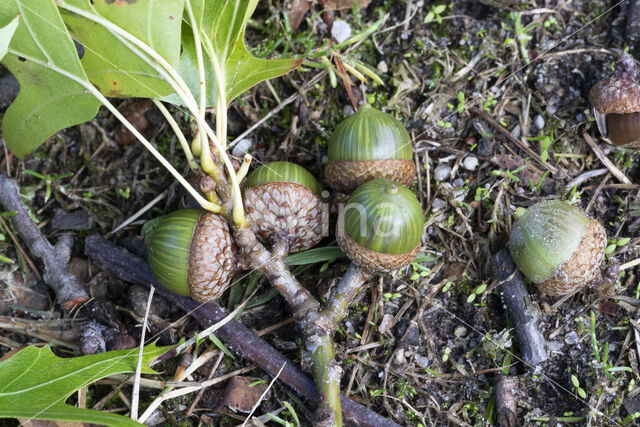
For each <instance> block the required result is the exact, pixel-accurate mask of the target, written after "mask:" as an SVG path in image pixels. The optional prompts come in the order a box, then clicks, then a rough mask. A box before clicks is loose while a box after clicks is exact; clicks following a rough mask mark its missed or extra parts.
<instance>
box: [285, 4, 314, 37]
mask: <svg viewBox="0 0 640 427" xmlns="http://www.w3.org/2000/svg"><path fill="white" fill-rule="evenodd" d="M284 7H285V9H286V11H287V18H289V24H290V25H291V28H293V29H294V30H295V29H296V28H298V27H299V26H300V23H302V18H304V14H305V13H307V11H308V10H309V8H310V7H311V2H310V1H308V0H290V1H288V2H287V3H286V4H285V5H284Z"/></svg>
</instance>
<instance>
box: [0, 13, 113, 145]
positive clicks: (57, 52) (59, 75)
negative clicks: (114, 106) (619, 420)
mask: <svg viewBox="0 0 640 427" xmlns="http://www.w3.org/2000/svg"><path fill="white" fill-rule="evenodd" d="M18 14H19V15H20V19H19V23H18V26H17V28H16V29H15V33H14V34H13V37H12V38H11V40H10V42H9V43H8V46H9V47H8V52H7V54H6V55H5V56H4V57H3V58H2V60H1V62H2V64H4V65H5V66H6V67H7V68H8V69H9V71H11V73H13V75H14V76H15V77H16V79H17V80H18V82H19V83H20V92H19V93H18V97H17V98H16V100H15V101H14V102H13V104H11V106H10V107H9V108H8V109H7V111H6V112H5V115H4V118H3V120H2V134H3V137H4V140H5V142H6V143H7V147H8V148H9V149H10V150H11V151H12V152H13V153H14V154H15V155H16V156H18V157H23V156H25V155H26V154H28V153H29V152H31V151H32V150H34V149H35V148H37V147H38V146H39V145H40V144H42V143H43V142H44V141H46V140H47V138H49V137H50V136H51V135H53V134H54V133H55V132H57V131H59V130H60V129H64V128H66V127H68V126H73V125H76V124H79V123H83V122H86V121H87V120H90V119H92V118H93V117H94V116H95V115H96V114H97V112H98V107H99V106H100V103H99V102H98V101H97V99H96V98H95V97H93V96H92V95H91V94H89V93H88V92H87V90H86V87H85V86H84V85H83V84H89V81H88V79H87V76H86V74H85V72H84V70H83V69H82V66H81V65H80V59H79V58H78V54H77V52H76V48H75V45H74V43H73V40H72V39H71V37H70V36H69V33H68V32H67V29H66V27H65V26H64V22H63V21H62V18H61V17H60V14H59V13H58V9H57V8H56V6H55V2H54V0H30V1H28V2H23V1H18V0H0V28H2V27H6V26H7V25H8V24H9V22H10V21H12V20H13V19H14V18H15V17H16V16H17V15H18ZM1 37H2V40H3V43H5V42H6V40H7V37H8V34H7V33H3V34H2V35H1ZM65 74H66V75H65Z"/></svg>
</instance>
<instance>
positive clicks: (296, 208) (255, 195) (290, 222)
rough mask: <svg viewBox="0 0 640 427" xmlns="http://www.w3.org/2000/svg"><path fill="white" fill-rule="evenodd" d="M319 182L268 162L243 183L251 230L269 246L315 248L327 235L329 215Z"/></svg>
mask: <svg viewBox="0 0 640 427" xmlns="http://www.w3.org/2000/svg"><path fill="white" fill-rule="evenodd" d="M321 192H322V187H321V186H320V183H318V181H316V179H315V178H314V177H313V175H311V173H309V172H308V171H307V170H306V169H305V168H303V167H302V166H299V165H296V164H295V163H290V162H272V163H269V164H266V165H262V166H260V167H259V168H257V169H256V170H255V171H253V172H252V173H251V174H250V175H249V177H248V178H247V180H246V181H245V183H244V196H243V198H244V205H245V211H246V218H247V221H248V222H249V225H250V226H251V229H252V230H253V231H254V233H256V235H258V236H259V237H260V238H262V240H264V241H267V242H268V243H270V244H274V243H276V242H285V243H287V244H288V249H289V252H299V251H302V250H305V249H308V248H310V247H313V246H315V245H316V244H317V243H318V242H319V241H320V240H322V238H323V237H324V236H326V235H327V231H328V221H329V213H328V210H327V209H326V206H325V204H324V203H323V201H322V198H321V197H320V194H321Z"/></svg>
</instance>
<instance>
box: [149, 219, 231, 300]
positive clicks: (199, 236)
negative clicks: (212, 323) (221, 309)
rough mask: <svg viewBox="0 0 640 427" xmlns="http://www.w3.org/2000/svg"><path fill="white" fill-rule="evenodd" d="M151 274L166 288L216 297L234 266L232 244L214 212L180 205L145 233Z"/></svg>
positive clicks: (203, 297)
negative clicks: (183, 207)
mask: <svg viewBox="0 0 640 427" xmlns="http://www.w3.org/2000/svg"><path fill="white" fill-rule="evenodd" d="M145 245H146V246H147V250H148V260H149V266H150V267H151V271H152V273H153V276H154V277H155V278H156V279H157V280H158V282H160V283H161V284H162V285H163V286H164V287H166V288H167V289H169V290H171V291H173V292H175V293H177V294H180V295H184V296H190V297H191V298H193V299H194V300H195V301H197V302H207V301H212V300H215V299H217V298H219V297H220V296H221V295H222V294H223V292H224V291H225V290H226V289H227V288H228V287H229V282H230V280H231V277H232V276H233V275H234V274H235V272H236V271H237V270H238V259H237V249H236V245H235V243H234V241H233V238H232V237H231V233H230V231H229V226H228V225H227V222H226V221H225V220H224V219H223V218H222V217H221V216H220V215H217V214H214V213H212V212H207V211H203V210H199V209H182V210H178V211H175V212H172V213H170V214H169V215H167V216H166V217H164V218H163V219H162V220H161V221H160V222H159V223H158V225H157V226H156V228H155V229H154V230H153V231H151V232H150V233H149V234H147V236H146V237H145Z"/></svg>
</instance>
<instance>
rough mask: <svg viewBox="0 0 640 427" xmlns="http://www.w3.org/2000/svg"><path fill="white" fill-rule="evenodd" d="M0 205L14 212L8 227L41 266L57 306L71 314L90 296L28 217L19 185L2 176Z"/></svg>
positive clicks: (63, 240)
mask: <svg viewBox="0 0 640 427" xmlns="http://www.w3.org/2000/svg"><path fill="white" fill-rule="evenodd" d="M0 205H2V206H4V209H5V210H7V211H15V212H16V214H15V215H13V216H11V224H12V225H13V227H14V228H15V229H16V231H17V232H18V234H19V235H20V238H21V239H22V241H24V242H25V244H26V245H27V247H28V248H29V250H30V251H31V253H32V254H33V255H34V256H35V257H37V258H39V259H40V260H41V261H42V263H43V264H44V275H43V279H44V282H45V283H46V284H47V285H49V286H50V287H51V288H52V289H53V290H54V291H55V293H56V297H57V300H58V303H59V304H60V306H61V307H62V308H63V309H65V310H70V309H72V308H74V307H76V306H79V305H82V304H84V303H85V302H86V301H87V300H88V299H89V296H88V295H87V293H86V292H85V290H84V288H83V287H82V285H81V284H80V282H79V281H78V278H77V277H76V276H75V275H74V274H73V273H71V271H70V270H69V266H68V264H67V262H68V259H66V260H65V259H61V258H65V256H58V254H57V253H56V250H55V249H54V247H53V246H52V245H51V243H49V241H48V240H47V239H46V238H45V237H44V236H43V235H42V233H41V232H40V229H39V228H38V227H37V226H36V225H35V224H34V223H33V221H32V220H31V218H30V217H29V214H28V213H27V211H26V209H25V207H24V204H23V202H22V197H21V196H20V190H19V188H18V185H17V184H16V183H15V182H14V181H13V180H12V179H9V178H7V177H6V176H5V175H3V174H0ZM68 243H69V242H68V239H67V238H64V239H62V243H61V246H60V247H64V245H68ZM69 252H70V251H69Z"/></svg>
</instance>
